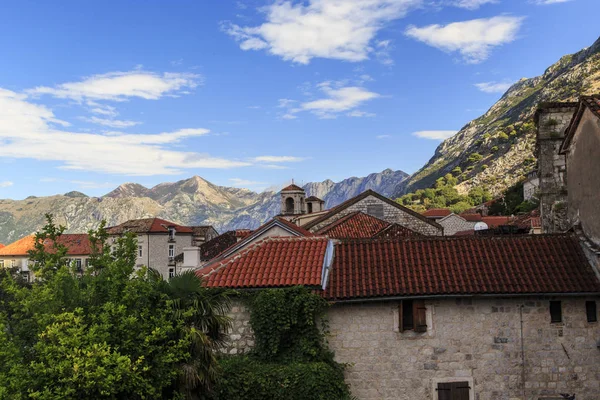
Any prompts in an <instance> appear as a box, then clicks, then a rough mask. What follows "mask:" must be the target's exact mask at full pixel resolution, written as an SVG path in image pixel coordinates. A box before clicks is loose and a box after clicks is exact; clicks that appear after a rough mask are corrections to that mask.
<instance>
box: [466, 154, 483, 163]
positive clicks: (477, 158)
mask: <svg viewBox="0 0 600 400" xmlns="http://www.w3.org/2000/svg"><path fill="white" fill-rule="evenodd" d="M481 160H483V156H482V155H481V154H479V153H471V155H469V158H467V161H469V162H471V163H477V162H479V161H481Z"/></svg>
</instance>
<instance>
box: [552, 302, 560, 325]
mask: <svg viewBox="0 0 600 400" xmlns="http://www.w3.org/2000/svg"><path fill="white" fill-rule="evenodd" d="M550 322H552V323H557V322H562V304H561V302H560V301H551V302H550Z"/></svg>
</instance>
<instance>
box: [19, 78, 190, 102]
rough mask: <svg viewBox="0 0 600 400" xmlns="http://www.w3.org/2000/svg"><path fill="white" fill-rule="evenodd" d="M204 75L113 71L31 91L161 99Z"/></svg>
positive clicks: (65, 96) (69, 95)
mask: <svg viewBox="0 0 600 400" xmlns="http://www.w3.org/2000/svg"><path fill="white" fill-rule="evenodd" d="M200 78H201V77H200V75H196V74H189V73H172V72H165V73H163V74H157V73H152V72H145V71H139V70H135V71H130V72H110V73H107V74H100V75H93V76H90V77H88V78H85V79H84V80H82V81H79V82H68V83H63V84H60V85H57V86H55V87H48V86H38V87H36V88H34V89H30V90H28V91H27V93H29V94H32V95H43V94H49V95H51V96H54V97H58V98H61V99H73V100H77V101H82V100H113V101H125V100H127V99H128V98H132V97H138V98H142V99H146V100H157V99H159V98H161V97H163V96H177V94H178V93H179V92H180V91H181V90H183V89H186V88H187V89H193V88H195V87H197V86H198V84H199V83H200Z"/></svg>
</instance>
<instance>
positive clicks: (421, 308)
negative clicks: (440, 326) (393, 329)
mask: <svg viewBox="0 0 600 400" xmlns="http://www.w3.org/2000/svg"><path fill="white" fill-rule="evenodd" d="M398 313H399V318H398V322H399V324H400V326H399V328H400V332H404V331H411V330H412V331H415V332H427V308H426V307H425V301H423V300H402V302H400V305H399V306H398Z"/></svg>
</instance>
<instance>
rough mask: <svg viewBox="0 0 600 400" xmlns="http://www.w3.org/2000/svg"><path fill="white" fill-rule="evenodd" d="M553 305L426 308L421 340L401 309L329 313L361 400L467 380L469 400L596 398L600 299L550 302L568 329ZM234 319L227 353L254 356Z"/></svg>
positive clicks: (237, 306) (484, 303)
mask: <svg viewBox="0 0 600 400" xmlns="http://www.w3.org/2000/svg"><path fill="white" fill-rule="evenodd" d="M549 300H550V298H548V297H528V298H475V299H472V298H462V299H443V300H426V307H427V325H428V329H427V332H426V333H422V334H416V333H414V332H412V331H407V332H399V329H398V318H399V317H398V305H399V302H397V301H378V302H365V303H345V304H337V305H333V306H332V308H330V310H329V311H328V315H327V318H328V320H329V327H330V337H329V344H330V347H331V349H332V350H333V351H334V352H335V357H336V359H337V361H339V362H342V363H348V364H349V366H348V370H347V372H346V381H347V382H348V383H349V384H350V386H351V389H352V394H353V395H354V396H356V397H357V398H358V399H360V400H370V399H378V400H380V399H400V400H415V399H419V400H437V392H436V390H435V388H436V386H437V383H439V382H452V381H454V382H456V381H466V382H468V383H469V386H470V387H471V388H472V390H471V400H516V399H521V400H523V399H528V400H538V399H539V398H543V397H546V396H547V397H552V396H556V395H557V394H558V393H576V394H577V400H597V399H598V398H599V396H598V394H599V393H600V349H598V348H597V345H598V341H599V340H600V326H599V325H598V322H594V323H588V322H587V319H586V313H585V301H586V300H595V301H597V302H598V300H600V297H595V298H584V297H562V298H560V297H557V298H552V300H561V301H562V310H563V323H560V324H553V323H550V314H549ZM521 306H523V307H522V316H523V348H524V350H525V351H524V353H522V352H521ZM231 316H232V318H233V320H234V322H233V328H232V331H231V333H230V334H231V336H230V338H231V341H230V343H229V345H228V346H227V348H226V349H225V350H224V351H225V352H226V353H228V354H239V353H243V352H247V351H248V350H249V349H251V348H252V346H253V344H254V341H253V336H252V329H251V327H250V325H249V318H250V314H249V312H248V310H247V309H246V307H245V306H243V304H242V303H241V302H239V301H235V302H234V306H233V308H232V312H231ZM522 354H524V359H525V368H524V369H523V368H522V365H523V364H522ZM523 374H524V375H523ZM523 376H524V377H525V380H524V382H525V385H523ZM523 390H525V397H523Z"/></svg>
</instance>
